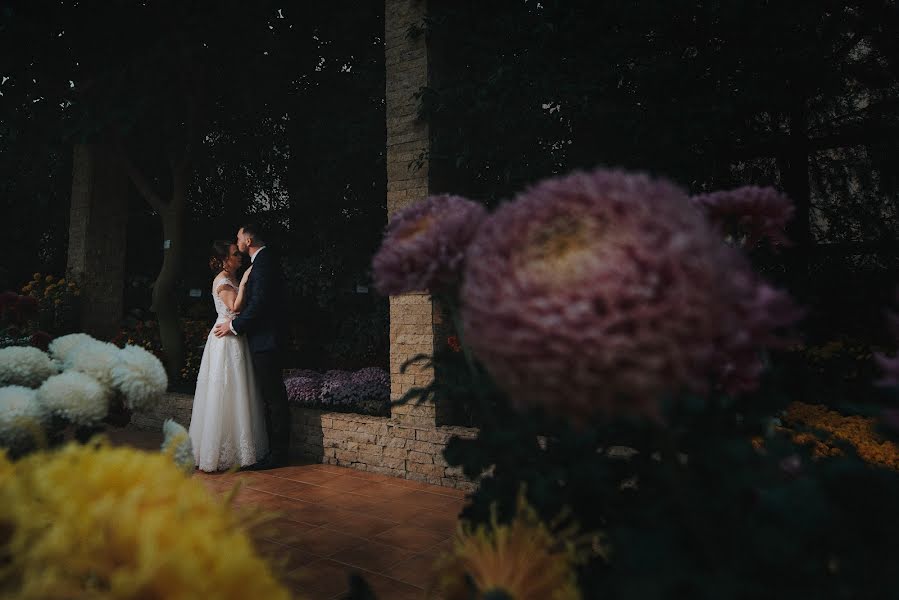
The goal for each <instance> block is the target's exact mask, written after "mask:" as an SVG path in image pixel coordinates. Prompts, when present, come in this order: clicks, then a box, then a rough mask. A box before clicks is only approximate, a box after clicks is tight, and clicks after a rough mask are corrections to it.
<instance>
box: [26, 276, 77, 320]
mask: <svg viewBox="0 0 899 600" xmlns="http://www.w3.org/2000/svg"><path fill="white" fill-rule="evenodd" d="M21 293H22V294H24V295H26V296H29V297H31V298H33V299H34V301H35V302H36V304H37V320H38V323H39V328H40V329H42V330H44V331H47V332H49V333H50V334H52V335H61V334H65V333H69V332H71V331H73V330H74V329H75V327H76V326H77V321H78V306H79V304H80V297H81V290H80V289H79V288H78V284H77V283H75V282H74V281H67V280H66V279H65V278H58V277H55V276H54V275H43V274H41V273H35V274H34V276H33V277H32V279H31V281H29V282H28V283H26V284H25V285H24V286H22V289H21Z"/></svg>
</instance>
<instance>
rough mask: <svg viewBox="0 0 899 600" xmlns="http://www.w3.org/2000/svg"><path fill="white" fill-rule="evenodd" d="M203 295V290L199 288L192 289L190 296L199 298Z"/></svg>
mask: <svg viewBox="0 0 899 600" xmlns="http://www.w3.org/2000/svg"><path fill="white" fill-rule="evenodd" d="M202 295H203V292H202V290H198V289H197V288H191V289H190V297H191V298H199V297H200V296H202Z"/></svg>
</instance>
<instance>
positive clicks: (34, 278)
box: [31, 273, 41, 281]
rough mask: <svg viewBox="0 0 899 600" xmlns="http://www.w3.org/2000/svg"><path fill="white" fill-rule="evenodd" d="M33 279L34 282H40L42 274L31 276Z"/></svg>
mask: <svg viewBox="0 0 899 600" xmlns="http://www.w3.org/2000/svg"><path fill="white" fill-rule="evenodd" d="M31 279H32V280H33V281H40V280H41V274H40V273H35V274H34V275H32V276H31Z"/></svg>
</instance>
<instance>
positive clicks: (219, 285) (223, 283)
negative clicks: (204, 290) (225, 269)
mask: <svg viewBox="0 0 899 600" xmlns="http://www.w3.org/2000/svg"><path fill="white" fill-rule="evenodd" d="M225 288H231V289H232V290H234V292H237V286H236V285H234V282H233V281H230V280H228V279H226V278H224V277H223V278H221V279H219V280H218V281H217V282H216V284H215V290H214V291H215V295H216V296H218V295H219V292H221V291H222V290H223V289H225Z"/></svg>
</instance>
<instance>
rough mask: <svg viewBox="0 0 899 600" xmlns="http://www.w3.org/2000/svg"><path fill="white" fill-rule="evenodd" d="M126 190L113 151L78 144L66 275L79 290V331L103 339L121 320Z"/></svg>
mask: <svg viewBox="0 0 899 600" xmlns="http://www.w3.org/2000/svg"><path fill="white" fill-rule="evenodd" d="M128 192H129V187H128V177H127V175H126V174H125V171H124V170H123V169H122V168H121V167H120V166H119V164H118V160H117V159H116V154H115V152H114V150H112V149H110V148H108V147H105V146H101V145H93V144H90V145H89V144H77V145H76V146H75V150H74V156H73V161H72V206H71V211H70V218H69V252H68V264H67V266H66V277H67V278H69V279H71V280H73V281H76V282H77V283H78V285H79V287H80V288H81V314H80V322H81V330H82V331H84V332H85V333H88V334H90V335H93V336H95V337H97V338H100V339H109V338H111V337H113V336H115V334H116V333H117V332H118V328H119V325H120V322H121V320H122V310H123V293H124V275H125V273H124V271H125V235H126V226H127V223H128Z"/></svg>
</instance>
